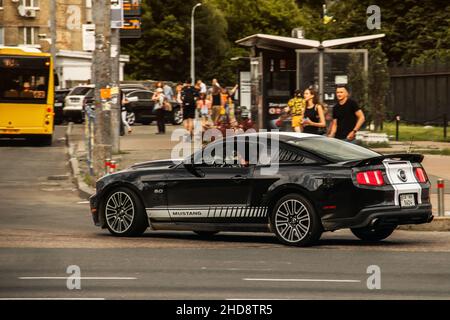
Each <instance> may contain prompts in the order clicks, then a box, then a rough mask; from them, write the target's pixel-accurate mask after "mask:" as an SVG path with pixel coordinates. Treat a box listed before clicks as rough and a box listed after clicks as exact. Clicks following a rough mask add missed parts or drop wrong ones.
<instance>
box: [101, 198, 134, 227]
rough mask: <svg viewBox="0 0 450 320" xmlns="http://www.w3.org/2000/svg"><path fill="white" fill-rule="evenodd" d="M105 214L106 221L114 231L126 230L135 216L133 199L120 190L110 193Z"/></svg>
mask: <svg viewBox="0 0 450 320" xmlns="http://www.w3.org/2000/svg"><path fill="white" fill-rule="evenodd" d="M105 216H106V223H107V224H108V226H109V227H110V228H111V229H112V230H113V231H114V232H117V233H124V232H126V231H127V230H128V229H129V228H130V226H131V224H132V223H133V220H134V216H135V208H134V204H133V200H132V199H131V197H130V196H129V195H128V194H126V193H125V192H122V191H118V192H115V193H113V194H111V196H110V197H109V198H108V201H107V202H106V211H105Z"/></svg>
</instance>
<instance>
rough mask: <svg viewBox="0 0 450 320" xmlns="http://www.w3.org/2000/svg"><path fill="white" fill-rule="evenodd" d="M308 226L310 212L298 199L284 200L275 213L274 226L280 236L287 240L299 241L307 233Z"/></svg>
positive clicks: (309, 223)
mask: <svg viewBox="0 0 450 320" xmlns="http://www.w3.org/2000/svg"><path fill="white" fill-rule="evenodd" d="M310 226H311V218H310V213H309V211H308V209H307V208H306V206H305V205H304V204H303V203H302V202H300V201H299V200H296V199H289V200H286V201H284V202H283V203H281V205H280V206H279V207H278V210H277V212H276V213H275V228H276V229H277V231H278V234H279V235H280V237H282V238H283V240H285V241H287V242H290V243H296V242H299V241H301V240H302V239H303V238H304V237H305V236H306V235H307V234H308V232H309V229H310Z"/></svg>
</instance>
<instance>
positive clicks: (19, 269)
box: [0, 126, 450, 299]
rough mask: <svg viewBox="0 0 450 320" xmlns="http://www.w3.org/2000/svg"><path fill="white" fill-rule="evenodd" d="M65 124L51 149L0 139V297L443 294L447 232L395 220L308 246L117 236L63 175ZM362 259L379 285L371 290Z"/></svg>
mask: <svg viewBox="0 0 450 320" xmlns="http://www.w3.org/2000/svg"><path fill="white" fill-rule="evenodd" d="M64 129H65V128H64V127H63V126H61V127H57V132H56V137H55V142H54V144H53V146H51V147H34V146H29V145H27V144H26V143H23V142H14V143H11V142H6V143H5V142H0V143H1V146H0V154H1V157H0V299H10V298H16V299H17V298H46V299H51V298H60V299H61V298H67V299H76V298H83V299H449V298H450V281H449V279H450V234H449V233H445V232H442V233H440V232H414V231H401V230H397V231H396V232H395V233H394V234H393V235H392V236H391V237H390V238H389V239H387V240H386V241H383V242H382V243H379V244H375V245H374V244H368V243H363V242H361V241H359V240H357V239H356V238H355V237H354V236H353V235H352V234H351V233H350V232H348V231H346V230H343V231H337V232H334V233H326V234H324V235H323V236H322V239H321V240H320V242H319V244H318V245H317V246H315V247H312V248H291V247H287V246H283V245H281V244H279V243H278V242H277V240H276V239H275V238H274V237H273V236H272V235H269V234H254V233H239V234H233V233H220V234H218V235H217V236H215V237H214V238H212V239H201V238H199V237H198V236H196V235H195V234H193V233H190V232H179V233H176V232H159V231H158V232H156V231H148V232H147V233H146V234H145V235H144V236H143V237H140V238H127V239H119V238H114V237H112V236H110V235H109V234H108V233H107V232H106V231H104V230H99V229H97V228H96V227H94V226H93V224H92V221H91V217H90V214H89V208H88V204H87V203H86V201H85V200H84V199H81V198H79V196H78V193H77V190H76V189H75V187H74V185H73V184H72V182H71V181H70V179H69V177H68V167H67V163H66V162H67V159H66V156H65V149H64V141H63V140H62V138H63V136H64V134H63V133H64ZM70 266H75V267H72V269H71V268H70ZM370 266H376V267H375V268H379V271H380V277H379V278H376V279H377V280H376V283H377V284H379V285H380V289H369V288H368V282H369V284H371V283H372V284H373V283H374V282H373V281H372V280H373V279H374V278H373V275H374V274H373V272H374V271H373V270H374V269H373V268H374V267H370ZM68 268H69V272H68ZM368 268H369V272H368ZM78 271H79V273H78ZM74 277H75V278H74ZM78 280H80V281H79V282H78ZM368 280H369V281H368ZM68 285H69V287H68ZM71 285H72V287H71ZM74 287H75V288H74ZM69 288H72V290H71V289H69ZM78 288H79V289H78Z"/></svg>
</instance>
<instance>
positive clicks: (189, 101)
mask: <svg viewBox="0 0 450 320" xmlns="http://www.w3.org/2000/svg"><path fill="white" fill-rule="evenodd" d="M197 98H198V91H197V90H196V89H195V88H194V86H193V85H192V80H191V79H190V78H189V79H187V80H186V84H185V86H184V88H183V90H182V91H181V100H182V101H183V125H184V128H185V129H186V130H187V131H188V132H189V134H190V135H191V137H192V135H193V131H194V119H195V108H196V99H197Z"/></svg>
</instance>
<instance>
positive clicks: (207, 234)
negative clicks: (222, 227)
mask: <svg viewBox="0 0 450 320" xmlns="http://www.w3.org/2000/svg"><path fill="white" fill-rule="evenodd" d="M194 232H195V233H196V234H197V235H199V236H200V237H202V238H211V237H212V236H214V235H216V234H217V233H218V232H219V231H198V230H194Z"/></svg>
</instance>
